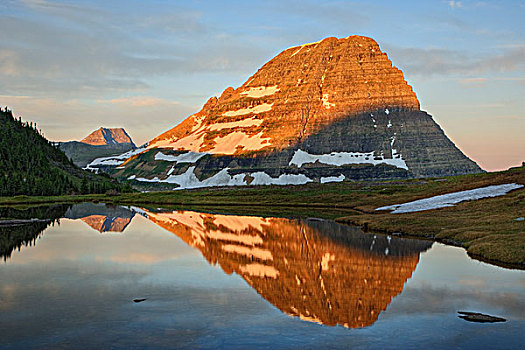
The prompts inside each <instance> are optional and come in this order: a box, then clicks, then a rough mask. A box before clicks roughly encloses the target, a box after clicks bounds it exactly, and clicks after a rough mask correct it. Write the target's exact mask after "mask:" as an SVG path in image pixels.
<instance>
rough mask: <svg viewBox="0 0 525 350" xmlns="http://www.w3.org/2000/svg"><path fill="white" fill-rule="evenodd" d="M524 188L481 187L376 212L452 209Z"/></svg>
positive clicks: (393, 206)
mask: <svg viewBox="0 0 525 350" xmlns="http://www.w3.org/2000/svg"><path fill="white" fill-rule="evenodd" d="M522 187H524V186H523V185H520V184H515V183H512V184H504V185H493V186H486V187H480V188H476V189H473V190H467V191H459V192H452V193H447V194H442V195H439V196H434V197H429V198H424V199H419V200H416V201H412V202H408V203H403V204H393V205H388V206H385V207H381V208H377V209H376V210H392V214H398V213H411V212H415V211H423V210H430V209H437V208H445V207H452V206H454V204H457V203H460V202H464V201H472V200H477V199H482V198H489V197H497V196H502V195H504V194H507V193H508V192H510V191H512V190H516V189H518V188H522Z"/></svg>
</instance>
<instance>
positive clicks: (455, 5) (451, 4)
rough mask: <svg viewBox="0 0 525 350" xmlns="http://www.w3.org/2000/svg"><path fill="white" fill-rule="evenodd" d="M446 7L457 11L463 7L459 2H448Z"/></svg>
mask: <svg viewBox="0 0 525 350" xmlns="http://www.w3.org/2000/svg"><path fill="white" fill-rule="evenodd" d="M448 6H450V8H452V9H459V8H462V7H463V3H462V2H461V1H449V2H448Z"/></svg>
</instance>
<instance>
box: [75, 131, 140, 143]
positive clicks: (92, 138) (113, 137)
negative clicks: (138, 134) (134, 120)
mask: <svg viewBox="0 0 525 350" xmlns="http://www.w3.org/2000/svg"><path fill="white" fill-rule="evenodd" d="M80 142H82V143H87V144H88V145H93V146H103V145H114V144H119V143H129V144H131V145H133V147H135V144H134V143H133V141H132V140H131V137H130V136H129V135H128V134H127V133H126V131H125V130H124V129H123V128H114V129H107V128H100V129H98V130H95V131H93V132H92V133H91V134H89V135H88V136H86V137H85V138H84V139H83V140H82V141H80Z"/></svg>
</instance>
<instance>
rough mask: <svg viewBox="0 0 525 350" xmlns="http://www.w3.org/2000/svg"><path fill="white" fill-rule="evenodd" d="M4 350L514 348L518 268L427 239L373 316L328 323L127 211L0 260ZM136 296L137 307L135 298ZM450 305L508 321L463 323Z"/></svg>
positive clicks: (66, 228)
mask: <svg viewBox="0 0 525 350" xmlns="http://www.w3.org/2000/svg"><path fill="white" fill-rule="evenodd" d="M0 280H1V281H2V282H1V285H0V301H1V302H0V312H1V315H2V317H1V318H0V329H1V330H2V331H1V332H0V341H1V343H2V344H3V346H8V347H16V348H24V349H25V348H32V347H56V346H62V347H75V348H78V347H87V348H93V347H97V346H102V345H105V346H106V347H107V346H108V345H111V346H114V347H120V348H141V347H157V348H163V347H164V348H174V347H195V345H197V346H201V347H205V348H215V347H229V348H236V347H238V348H245V347H272V348H289V347H298V348H305V347H306V348H318V347H341V348H348V347H357V348H359V347H363V348H389V347H391V348H417V347H421V346H423V345H424V346H425V347H430V348H435V347H463V348H486V347H517V346H518V345H520V344H521V342H522V341H523V338H524V336H523V335H522V330H523V327H524V326H525V311H524V310H525V300H524V295H525V293H524V292H525V273H524V272H522V271H511V270H505V269H502V268H499V267H494V266H491V265H488V264H485V263H480V262H477V261H474V260H470V259H468V258H467V257H466V254H465V253H464V251H463V250H461V249H459V248H452V247H446V246H443V245H440V244H434V246H433V248H431V249H430V250H428V251H427V252H424V253H422V254H421V259H420V262H419V264H418V266H417V268H416V270H415V272H414V273H413V275H412V278H411V279H409V280H408V282H407V283H406V285H405V288H404V291H403V293H402V294H400V295H398V296H396V297H395V298H394V299H393V301H392V302H391V304H390V305H389V306H388V308H387V310H386V311H384V312H382V313H381V314H380V315H379V319H378V321H377V322H376V323H375V324H374V325H372V326H370V327H367V328H363V329H346V328H343V327H340V326H338V327H327V326H321V325H318V324H315V323H311V322H304V321H301V320H299V319H298V318H292V317H288V316H286V315H284V314H283V313H282V312H280V311H279V310H278V309H277V308H276V307H274V306H273V305H272V304H270V303H269V302H267V301H266V300H264V299H263V298H261V297H260V296H259V295H258V294H257V293H256V292H255V291H254V290H253V289H252V288H250V287H249V286H248V285H247V283H246V282H245V281H244V280H243V279H242V278H241V277H240V276H238V275H237V274H235V273H234V274H232V275H227V274H225V273H223V271H222V269H221V268H220V267H219V266H218V265H217V266H210V265H209V264H208V263H207V262H206V261H205V260H204V259H203V258H202V255H201V252H199V250H197V249H194V248H191V247H190V246H188V245H186V244H185V243H184V242H183V241H182V240H181V239H179V238H178V237H177V236H175V235H174V234H171V233H169V232H167V231H165V230H164V229H161V228H160V227H158V226H156V225H154V224H153V223H151V222H149V221H148V220H147V219H145V218H143V217H141V216H139V215H136V216H135V217H134V219H133V221H132V222H131V224H130V225H129V226H128V227H127V228H126V230H125V232H123V233H104V234H100V233H98V232H97V231H94V230H92V229H90V228H89V227H88V226H87V225H86V224H84V223H82V222H80V221H72V220H66V219H63V220H61V225H60V226H55V227H50V228H49V229H48V230H47V231H45V233H44V234H43V236H42V238H41V239H39V240H38V242H37V245H36V247H24V248H22V249H21V251H20V252H19V251H15V252H13V255H12V257H11V259H9V260H8V261H7V263H5V264H3V265H2V266H1V267H0ZM139 297H144V298H148V300H147V301H145V302H143V303H139V304H135V303H133V302H132V300H133V299H134V298H139ZM458 310H468V311H479V312H485V313H489V314H494V315H498V316H503V317H506V318H507V319H509V322H506V323H501V324H474V323H469V322H466V321H463V320H461V319H459V318H457V316H456V312H457V311H458Z"/></svg>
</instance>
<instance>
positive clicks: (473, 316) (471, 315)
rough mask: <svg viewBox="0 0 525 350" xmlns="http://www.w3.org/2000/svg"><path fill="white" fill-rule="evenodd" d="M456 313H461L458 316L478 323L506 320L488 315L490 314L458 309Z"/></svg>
mask: <svg viewBox="0 0 525 350" xmlns="http://www.w3.org/2000/svg"><path fill="white" fill-rule="evenodd" d="M458 314H461V315H459V316H458V317H459V318H462V319H464V320H467V321H470V322H480V323H488V322H490V323H494V322H507V320H506V319H504V318H501V317H496V316H490V315H486V314H482V313H479V312H467V311H458Z"/></svg>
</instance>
